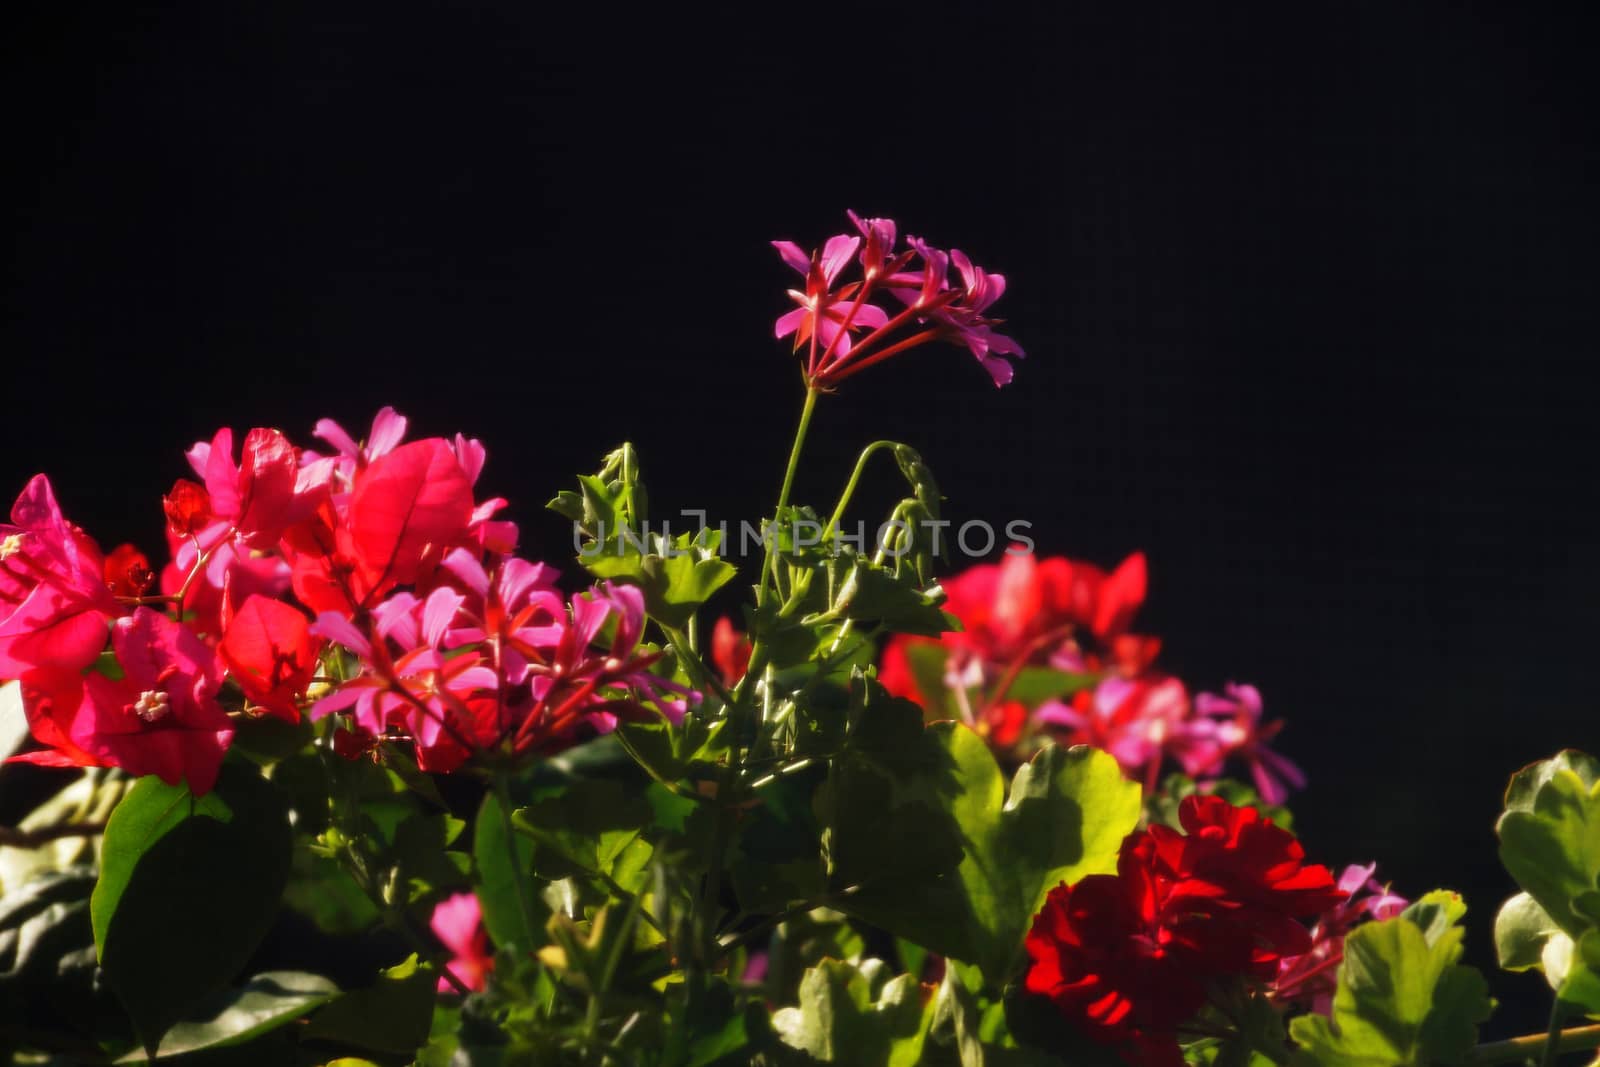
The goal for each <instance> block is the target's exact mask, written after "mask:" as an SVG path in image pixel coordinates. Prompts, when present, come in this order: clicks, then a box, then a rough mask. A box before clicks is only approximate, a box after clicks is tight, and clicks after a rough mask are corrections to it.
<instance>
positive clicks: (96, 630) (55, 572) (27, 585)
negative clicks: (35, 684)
mask: <svg viewBox="0 0 1600 1067" xmlns="http://www.w3.org/2000/svg"><path fill="white" fill-rule="evenodd" d="M117 610H118V609H117V604H116V601H115V600H114V599H113V598H112V595H111V592H110V590H108V589H107V588H106V574H105V560H104V559H103V557H102V556H101V554H100V549H99V546H97V545H96V544H95V543H94V541H92V540H91V539H90V538H89V537H88V535H87V534H85V533H84V532H83V531H82V530H80V529H78V528H77V527H76V526H74V525H72V524H71V523H69V522H68V521H67V520H66V519H65V518H63V517H62V514H61V508H60V506H59V505H58V504H57V503H56V498H55V492H54V491H53V490H52V489H51V488H50V479H48V478H46V477H45V476H44V475H42V474H40V475H38V476H36V477H35V478H34V479H33V480H32V481H30V482H29V483H28V485H27V487H26V488H25V489H23V491H22V494H21V495H20V496H18V497H17V502H16V503H15V504H14V505H12V508H11V522H10V523H9V524H7V523H0V678H17V677H19V676H20V675H21V674H22V672H23V671H25V670H27V669H28V668H30V667H61V668H64V669H66V670H79V669H81V668H83V667H85V666H87V665H88V664H89V663H91V662H92V661H93V660H94V658H95V657H96V656H98V655H99V654H100V651H101V650H102V649H103V648H105V645H106V623H107V621H108V620H109V619H110V618H111V617H112V616H113V615H115V614H116V613H117Z"/></svg>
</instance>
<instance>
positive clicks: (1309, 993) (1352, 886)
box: [1272, 863, 1409, 1015]
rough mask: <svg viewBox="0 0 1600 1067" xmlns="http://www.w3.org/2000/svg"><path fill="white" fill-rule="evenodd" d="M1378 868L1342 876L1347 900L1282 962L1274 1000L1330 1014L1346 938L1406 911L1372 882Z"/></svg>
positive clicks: (1371, 866) (1404, 903)
mask: <svg viewBox="0 0 1600 1067" xmlns="http://www.w3.org/2000/svg"><path fill="white" fill-rule="evenodd" d="M1376 870H1377V864H1375V863H1369V864H1367V865H1366V866H1365V867H1359V866H1356V865H1353V864H1352V865H1351V866H1349V867H1346V868H1345V869H1344V871H1343V872H1342V873H1341V874H1340V875H1339V883H1338V884H1339V889H1340V891H1341V892H1343V893H1345V894H1346V896H1345V899H1344V900H1341V901H1339V902H1338V903H1337V904H1335V905H1333V907H1331V908H1329V909H1328V910H1327V911H1326V912H1324V913H1323V914H1322V915H1320V916H1318V918H1317V921H1316V923H1315V924H1314V925H1313V926H1312V927H1311V947H1310V948H1309V949H1307V950H1306V951H1305V952H1304V953H1302V954H1301V955H1298V956H1287V957H1285V958H1284V959H1282V960H1280V961H1278V976H1277V979H1276V981H1274V982H1273V986H1272V992H1273V996H1274V997H1275V998H1276V999H1277V1000H1278V1002H1279V1003H1281V1004H1294V1005H1299V1006H1301V1007H1305V1008H1309V1009H1310V1010H1312V1011H1316V1012H1320V1013H1322V1014H1323V1015H1327V1014H1328V1013H1329V1012H1330V1011H1331V1009H1332V1006H1333V994H1334V990H1335V989H1336V988H1337V985H1338V983H1337V981H1336V973H1335V972H1336V969H1337V968H1338V966H1339V962H1340V961H1341V960H1343V959H1344V938H1345V935H1346V934H1348V933H1349V932H1350V931H1351V930H1352V929H1353V928H1354V927H1355V926H1356V925H1357V924H1358V923H1361V922H1363V921H1365V920H1367V919H1372V920H1375V921H1382V920H1384V919H1390V918H1393V917H1394V916H1396V915H1399V914H1400V913H1401V912H1402V911H1404V910H1405V909H1406V906H1407V904H1408V903H1409V902H1408V901H1407V900H1406V899H1405V898H1404V897H1401V896H1397V895H1396V894H1394V893H1391V892H1390V891H1389V889H1388V887H1387V886H1383V885H1380V884H1379V883H1378V881H1377V880H1376V879H1375V878H1373V873H1374V872H1375V871H1376Z"/></svg>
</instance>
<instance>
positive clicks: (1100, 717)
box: [1034, 675, 1221, 789]
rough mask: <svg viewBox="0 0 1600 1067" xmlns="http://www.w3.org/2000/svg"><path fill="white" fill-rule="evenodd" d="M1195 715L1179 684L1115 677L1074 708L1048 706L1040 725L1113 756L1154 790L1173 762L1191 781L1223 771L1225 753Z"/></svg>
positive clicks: (1080, 699)
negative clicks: (1192, 777)
mask: <svg viewBox="0 0 1600 1067" xmlns="http://www.w3.org/2000/svg"><path fill="white" fill-rule="evenodd" d="M1190 710H1191V709H1190V704H1189V694H1188V692H1187V691H1186V690H1185V689H1184V687H1183V683H1182V682H1180V681H1178V679H1176V678H1170V677H1163V676H1161V675H1153V676H1147V677H1141V678H1137V679H1132V680H1130V679H1127V678H1123V677H1121V676H1118V675H1113V676H1111V677H1108V678H1105V679H1104V680H1102V681H1101V682H1100V684H1099V685H1098V686H1096V687H1095V689H1094V691H1093V693H1087V692H1086V693H1080V694H1078V698H1077V699H1076V700H1075V701H1074V702H1073V703H1071V704H1068V703H1065V702H1063V701H1059V700H1051V701H1047V702H1046V703H1044V704H1043V705H1041V706H1040V707H1039V709H1038V710H1037V711H1036V712H1035V713H1034V720H1035V721H1036V722H1038V723H1039V724H1040V725H1041V726H1043V727H1046V728H1048V729H1050V730H1051V731H1052V732H1058V733H1059V734H1060V739H1061V742H1062V743H1063V744H1068V745H1092V746H1094V747H1095V748H1099V749H1104V750H1105V751H1107V752H1109V753H1111V755H1113V756H1115V757H1116V759H1117V762H1118V763H1119V764H1120V765H1121V766H1122V769H1123V770H1124V771H1126V772H1127V773H1128V774H1129V775H1131V776H1133V777H1135V778H1140V777H1142V778H1143V779H1144V780H1145V786H1146V788H1147V789H1154V788H1155V783H1156V781H1157V779H1158V777H1159V775H1160V771H1161V764H1162V761H1163V760H1164V759H1166V758H1167V757H1171V758H1173V759H1176V760H1177V761H1178V763H1179V764H1180V765H1182V767H1183V769H1184V772H1185V773H1186V774H1190V775H1197V774H1202V773H1205V772H1207V771H1209V770H1210V769H1212V768H1214V767H1215V766H1216V765H1217V762H1218V759H1219V756H1220V754H1221V749H1220V747H1219V746H1218V745H1217V744H1216V743H1215V741H1214V740H1213V739H1212V737H1211V734H1210V731H1209V730H1207V729H1204V728H1201V727H1200V726H1199V725H1198V724H1197V723H1196V722H1195V720H1194V718H1193V716H1192V715H1191V714H1190Z"/></svg>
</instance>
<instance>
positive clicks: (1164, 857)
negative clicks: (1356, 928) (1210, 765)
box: [1025, 796, 1346, 1064]
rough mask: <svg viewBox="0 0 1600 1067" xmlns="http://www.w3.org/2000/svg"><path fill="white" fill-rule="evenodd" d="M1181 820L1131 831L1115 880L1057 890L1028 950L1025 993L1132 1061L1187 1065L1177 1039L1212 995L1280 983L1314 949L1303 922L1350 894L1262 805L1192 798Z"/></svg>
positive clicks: (1187, 800)
mask: <svg viewBox="0 0 1600 1067" xmlns="http://www.w3.org/2000/svg"><path fill="white" fill-rule="evenodd" d="M1179 821H1180V823H1181V824H1182V826H1183V828H1184V831H1185V832H1184V833H1179V832H1178V831H1175V830H1172V829H1170V828H1168V827H1165V826H1160V825H1156V826H1152V827H1150V828H1149V829H1148V830H1143V831H1138V832H1136V833H1133V834H1130V835H1129V836H1128V838H1127V839H1126V840H1125V841H1124V842H1123V844H1122V850H1121V853H1120V855H1119V856H1118V860H1117V873H1116V875H1115V876H1112V875H1092V876H1090V877H1087V878H1084V879H1082V880H1080V881H1079V882H1077V883H1074V884H1072V885H1066V884H1063V885H1061V886H1058V887H1056V888H1055V889H1054V890H1052V891H1051V892H1050V894H1049V897H1048V898H1047V900H1046V902H1045V905H1044V908H1043V909H1042V910H1041V911H1040V913H1039V914H1038V915H1037V916H1036V917H1035V918H1034V922H1033V926H1032V929H1031V930H1030V932H1029V934H1028V937H1027V941H1026V948H1027V952H1028V956H1029V958H1030V960H1031V961H1032V962H1031V964H1030V966H1029V969H1028V973H1027V977H1026V979H1025V985H1026V988H1027V989H1028V990H1029V991H1030V992H1032V993H1036V994H1039V995H1042V996H1045V997H1048V998H1049V999H1050V1001H1051V1003H1052V1004H1054V1005H1055V1007H1056V1009H1057V1010H1058V1011H1060V1012H1061V1014H1062V1015H1063V1016H1064V1017H1065V1018H1066V1019H1067V1021H1068V1022H1070V1023H1071V1024H1073V1025H1074V1026H1076V1027H1077V1028H1078V1029H1080V1030H1081V1031H1082V1032H1083V1033H1084V1034H1085V1036H1087V1037H1089V1038H1091V1039H1092V1040H1095V1041H1097V1042H1100V1043H1101V1044H1106V1045H1113V1046H1116V1047H1117V1048H1118V1049H1119V1051H1120V1052H1121V1053H1122V1055H1123V1057H1124V1058H1125V1059H1127V1060H1128V1062H1130V1063H1133V1064H1144V1063H1161V1064H1178V1063H1181V1062H1182V1057H1181V1056H1180V1054H1179V1050H1178V1041H1177V1030H1178V1028H1179V1027H1180V1026H1181V1025H1182V1024H1183V1023H1184V1022H1185V1021H1186V1020H1188V1019H1189V1018H1190V1017H1191V1016H1192V1015H1193V1014H1194V1013H1195V1012H1196V1011H1197V1010H1198V1009H1199V1008H1200V1007H1201V1005H1202V1004H1204V1003H1205V1000H1206V993H1207V989H1208V986H1209V985H1210V984H1212V983H1215V982H1220V981H1230V980H1231V981H1237V980H1241V979H1243V980H1250V981H1257V982H1265V981H1269V980H1271V979H1272V978H1273V977H1274V976H1275V975H1276V973H1277V970H1278V966H1279V962H1280V961H1281V960H1282V959H1284V958H1285V957H1287V956H1293V955H1296V954H1299V953H1303V952H1305V951H1307V950H1308V949H1309V948H1310V947H1311V943H1312V942H1311V935H1310V933H1309V932H1308V931H1307V930H1306V928H1305V927H1304V926H1302V925H1301V924H1300V923H1299V922H1297V921H1296V919H1297V918H1300V917H1304V916H1310V915H1317V914H1321V913H1324V912H1326V911H1328V909H1330V908H1333V907H1335V906H1337V905H1338V904H1339V903H1340V902H1341V901H1343V900H1344V899H1345V897H1346V893H1345V891H1344V890H1343V889H1342V888H1341V887H1340V886H1339V885H1338V884H1336V883H1335V882H1334V880H1333V876H1332V875H1331V874H1330V873H1329V871H1328V869H1327V868H1326V867H1322V866H1320V865H1315V864H1307V863H1306V862H1305V861H1304V851H1303V850H1302V849H1301V847H1300V844H1299V842H1297V841H1296V840H1295V839H1294V837H1293V836H1292V835H1290V834H1289V833H1288V832H1286V831H1284V830H1282V829H1280V828H1278V827H1276V826H1274V825H1272V823H1271V821H1269V820H1267V819H1263V818H1262V817H1261V815H1260V813H1259V812H1257V811H1256V810H1255V809H1253V808H1236V807H1234V806H1233V805H1231V804H1229V803H1228V802H1227V801H1225V800H1223V799H1222V798H1220V797H1214V796H1204V797H1203V796H1190V797H1187V798H1185V799H1184V801H1183V802H1182V804H1181V805H1180V806H1179Z"/></svg>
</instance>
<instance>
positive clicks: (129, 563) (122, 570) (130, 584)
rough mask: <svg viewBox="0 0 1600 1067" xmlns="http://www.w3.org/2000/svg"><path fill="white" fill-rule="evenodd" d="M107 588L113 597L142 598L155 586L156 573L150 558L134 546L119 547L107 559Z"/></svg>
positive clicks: (105, 573)
mask: <svg viewBox="0 0 1600 1067" xmlns="http://www.w3.org/2000/svg"><path fill="white" fill-rule="evenodd" d="M102 573H103V574H104V575H105V580H106V588H107V589H109V590H111V593H112V595H113V596H124V597H141V596H144V595H145V593H147V592H149V591H150V587H151V586H152V585H154V584H155V580H156V576H155V572H154V571H152V570H151V569H150V557H149V556H146V555H145V554H144V553H143V552H140V551H139V550H138V549H137V548H135V547H134V546H132V545H118V546H117V547H116V548H114V549H112V550H111V554H110V555H109V556H107V557H106V562H105V568H104V570H103V571H102Z"/></svg>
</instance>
